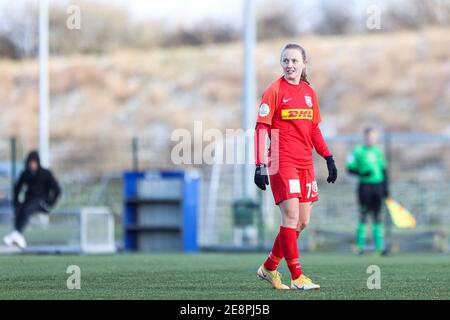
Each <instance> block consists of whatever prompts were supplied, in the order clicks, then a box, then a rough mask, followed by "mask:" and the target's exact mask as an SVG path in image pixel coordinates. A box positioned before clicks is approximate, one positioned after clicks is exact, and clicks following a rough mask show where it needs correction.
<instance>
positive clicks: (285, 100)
mask: <svg viewBox="0 0 450 320" xmlns="http://www.w3.org/2000/svg"><path fill="white" fill-rule="evenodd" d="M291 99H292V98H289V99H283V102H284V103H286V102H288V101H289V100H291Z"/></svg>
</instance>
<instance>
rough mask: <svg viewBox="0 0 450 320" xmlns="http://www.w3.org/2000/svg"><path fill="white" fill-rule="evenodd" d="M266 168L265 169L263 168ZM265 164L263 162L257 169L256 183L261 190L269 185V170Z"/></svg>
mask: <svg viewBox="0 0 450 320" xmlns="http://www.w3.org/2000/svg"><path fill="white" fill-rule="evenodd" d="M263 169H264V170H263ZM265 169H266V165H265V164H261V165H259V166H257V167H256V169H255V179H254V181H255V184H256V185H257V186H258V188H260V189H261V190H266V185H267V186H268V185H269V176H268V175H267V170H265Z"/></svg>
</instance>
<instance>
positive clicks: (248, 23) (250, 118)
mask: <svg viewBox="0 0 450 320" xmlns="http://www.w3.org/2000/svg"><path fill="white" fill-rule="evenodd" d="M255 42H256V21H255V8H254V0H245V5H244V106H243V107H244V108H243V109H244V110H243V111H244V112H243V113H244V116H243V128H244V131H245V132H247V130H249V129H252V128H254V126H255V120H256V119H255V112H256V111H255V110H256V109H255V108H256V106H255V96H256V79H255V67H254V56H253V51H254V47H255ZM245 146H246V147H245V160H246V162H245V165H244V172H243V175H242V176H243V179H244V181H243V187H244V188H243V189H244V190H243V193H244V196H245V197H251V198H253V197H254V196H255V194H256V193H255V188H254V185H253V173H254V170H255V166H254V164H253V159H254V154H253V138H252V137H251V138H250V139H249V141H247V143H246V144H245Z"/></svg>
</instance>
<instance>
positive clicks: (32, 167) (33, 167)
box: [28, 160, 39, 172]
mask: <svg viewBox="0 0 450 320" xmlns="http://www.w3.org/2000/svg"><path fill="white" fill-rule="evenodd" d="M28 167H29V168H30V170H31V171H33V172H34V171H37V169H38V168H39V165H38V163H37V161H36V160H31V161H30V162H29V163H28Z"/></svg>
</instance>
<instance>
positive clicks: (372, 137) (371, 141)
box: [366, 130, 378, 146]
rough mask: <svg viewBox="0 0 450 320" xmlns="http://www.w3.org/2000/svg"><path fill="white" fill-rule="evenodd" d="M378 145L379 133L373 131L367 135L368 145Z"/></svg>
mask: <svg viewBox="0 0 450 320" xmlns="http://www.w3.org/2000/svg"><path fill="white" fill-rule="evenodd" d="M377 143H378V131H376V130H372V131H369V132H368V133H367V134H366V145H368V146H373V145H376V144H377Z"/></svg>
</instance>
